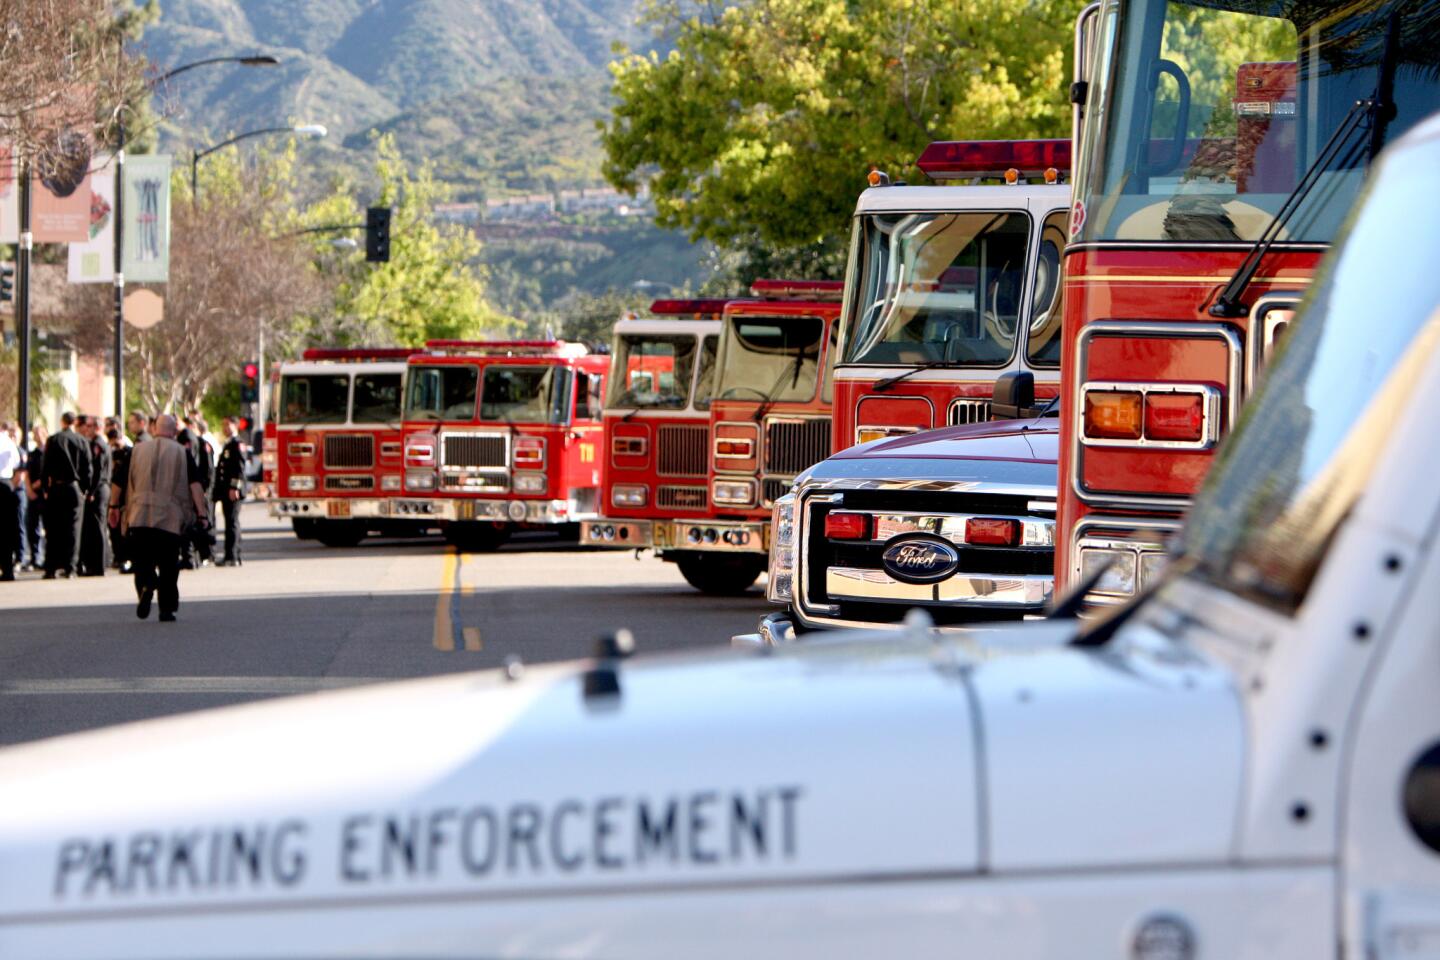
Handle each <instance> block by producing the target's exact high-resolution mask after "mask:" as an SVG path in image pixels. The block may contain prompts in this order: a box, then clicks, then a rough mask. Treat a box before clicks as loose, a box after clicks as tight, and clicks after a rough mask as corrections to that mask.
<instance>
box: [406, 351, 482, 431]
mask: <svg viewBox="0 0 1440 960" xmlns="http://www.w3.org/2000/svg"><path fill="white" fill-rule="evenodd" d="M479 379H480V378H479V373H478V371H477V370H476V369H475V368H474V367H473V366H470V365H468V364H466V365H463V366H462V365H455V366H435V367H411V368H410V379H409V383H410V387H409V390H408V391H407V395H406V397H405V418H406V419H407V420H474V419H475V387H476V384H477V383H478V382H479Z"/></svg>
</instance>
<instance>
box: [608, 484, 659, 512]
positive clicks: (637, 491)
mask: <svg viewBox="0 0 1440 960" xmlns="http://www.w3.org/2000/svg"><path fill="white" fill-rule="evenodd" d="M649 499H650V491H649V489H648V488H647V487H646V486H645V485H644V484H639V483H635V484H622V485H617V486H615V487H613V488H612V489H611V490H610V505H611V506H615V507H643V506H645V503H646V501H648V500H649Z"/></svg>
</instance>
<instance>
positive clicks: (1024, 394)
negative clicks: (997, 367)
mask: <svg viewBox="0 0 1440 960" xmlns="http://www.w3.org/2000/svg"><path fill="white" fill-rule="evenodd" d="M1034 406H1035V374H1033V373H1031V372H1029V371H1028V370H1019V371H1011V372H1010V373H1004V374H1001V375H1000V379H998V380H996V381H995V396H994V398H993V399H992V401H991V403H990V416H991V417H992V418H993V419H995V420H1018V419H1019V418H1021V417H1028V416H1032V415H1033V414H1032V412H1031V408H1033V407H1034Z"/></svg>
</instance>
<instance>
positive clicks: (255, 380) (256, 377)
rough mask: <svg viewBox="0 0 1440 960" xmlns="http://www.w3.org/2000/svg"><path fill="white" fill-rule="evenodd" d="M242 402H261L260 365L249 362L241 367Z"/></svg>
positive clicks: (255, 362)
mask: <svg viewBox="0 0 1440 960" xmlns="http://www.w3.org/2000/svg"><path fill="white" fill-rule="evenodd" d="M240 402H241V403H259V402H260V364H259V362H257V361H255V360H247V361H245V363H244V364H243V365H242V366H241V367H240Z"/></svg>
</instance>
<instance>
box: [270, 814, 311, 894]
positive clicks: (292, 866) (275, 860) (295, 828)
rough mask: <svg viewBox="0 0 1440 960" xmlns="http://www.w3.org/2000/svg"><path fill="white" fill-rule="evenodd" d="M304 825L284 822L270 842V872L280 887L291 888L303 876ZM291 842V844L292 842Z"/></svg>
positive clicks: (294, 821) (291, 821) (297, 822)
mask: <svg viewBox="0 0 1440 960" xmlns="http://www.w3.org/2000/svg"><path fill="white" fill-rule="evenodd" d="M304 839H305V824H304V823H302V822H301V821H299V820H285V821H282V822H281V824H280V826H278V827H276V828H275V834H274V836H273V837H272V838H271V841H270V871H271V872H272V873H273V874H275V879H276V881H278V882H279V884H280V886H282V887H293V886H294V885H295V884H297V883H299V882H300V879H301V878H302V877H303V876H305V846H304ZM292 841H293V842H292Z"/></svg>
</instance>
